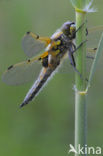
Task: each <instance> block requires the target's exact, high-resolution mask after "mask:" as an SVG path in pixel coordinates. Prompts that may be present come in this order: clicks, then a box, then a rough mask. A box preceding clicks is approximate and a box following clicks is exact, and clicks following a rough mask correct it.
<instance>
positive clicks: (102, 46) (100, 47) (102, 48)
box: [86, 33, 103, 91]
mask: <svg viewBox="0 0 103 156" xmlns="http://www.w3.org/2000/svg"><path fill="white" fill-rule="evenodd" d="M102 51H103V33H102V35H101V38H100V41H99V44H98V48H97V52H96V55H95V59H94V61H93V64H92V67H91V70H90V75H89V80H88V84H87V89H86V91H88V88H89V87H90V84H91V81H92V78H93V75H94V73H95V70H96V66H97V62H98V60H99V57H100V55H101V53H102Z"/></svg>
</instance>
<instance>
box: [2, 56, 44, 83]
mask: <svg viewBox="0 0 103 156" xmlns="http://www.w3.org/2000/svg"><path fill="white" fill-rule="evenodd" d="M37 59H38V58H37V57H34V58H32V59H30V60H28V61H25V62H21V63H18V64H15V65H12V66H10V67H9V68H8V69H7V70H6V71H5V72H4V74H3V75H2V80H3V81H4V82H5V83H6V84H9V85H20V84H24V83H26V82H29V81H31V80H35V79H36V78H37V76H38V74H39V72H40V69H41V67H42V65H41V63H40V62H39V61H38V60H37Z"/></svg>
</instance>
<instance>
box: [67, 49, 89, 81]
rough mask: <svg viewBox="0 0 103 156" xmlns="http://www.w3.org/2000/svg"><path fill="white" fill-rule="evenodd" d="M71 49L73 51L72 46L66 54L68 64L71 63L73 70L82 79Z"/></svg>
mask: <svg viewBox="0 0 103 156" xmlns="http://www.w3.org/2000/svg"><path fill="white" fill-rule="evenodd" d="M73 51H74V50H73V46H71V47H70V48H69V51H68V56H69V60H70V64H71V65H72V67H73V68H74V70H75V71H76V72H77V73H78V74H79V76H80V78H81V79H83V77H82V74H81V73H80V72H79V71H78V69H77V68H76V63H75V59H74V56H73ZM85 80H86V81H88V79H87V78H85Z"/></svg>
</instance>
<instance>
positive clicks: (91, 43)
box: [87, 26, 103, 48]
mask: <svg viewBox="0 0 103 156" xmlns="http://www.w3.org/2000/svg"><path fill="white" fill-rule="evenodd" d="M102 32H103V26H96V27H93V28H90V29H89V30H88V36H87V40H88V42H87V46H88V48H97V46H98V43H99V40H100V37H101V33H102Z"/></svg>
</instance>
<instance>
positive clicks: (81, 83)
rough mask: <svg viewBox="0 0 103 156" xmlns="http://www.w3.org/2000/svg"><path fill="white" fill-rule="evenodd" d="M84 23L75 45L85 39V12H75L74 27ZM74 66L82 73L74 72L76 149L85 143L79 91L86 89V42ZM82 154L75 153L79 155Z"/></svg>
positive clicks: (83, 97)
mask: <svg viewBox="0 0 103 156" xmlns="http://www.w3.org/2000/svg"><path fill="white" fill-rule="evenodd" d="M83 23H84V25H83V27H82V28H81V29H80V30H79V31H78V32H77V33H76V45H77V47H78V46H79V45H80V44H81V43H82V42H83V41H85V40H86V13H80V12H76V29H78V28H79V27H80V26H81V25H82V24H83ZM76 54H77V56H76V67H77V69H78V70H79V72H80V73H81V75H82V78H80V76H79V74H78V73H76V90H75V149H76V150H77V151H78V145H79V144H80V146H81V147H85V145H86V131H87V129H86V125H87V115H86V114H87V108H86V107H87V106H86V94H81V92H83V91H85V89H86V80H85V79H86V43H84V44H83V46H81V47H80V48H79V49H78V51H77V52H76ZM81 155H83V156H84V154H82V153H81V154H75V156H81Z"/></svg>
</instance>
